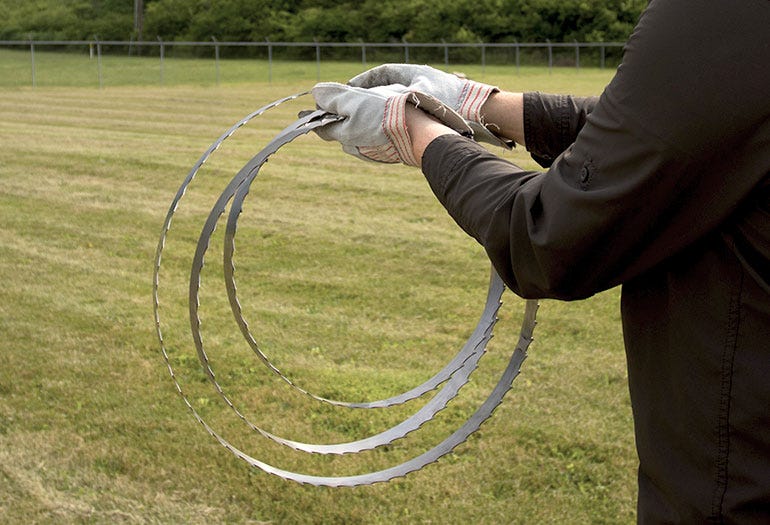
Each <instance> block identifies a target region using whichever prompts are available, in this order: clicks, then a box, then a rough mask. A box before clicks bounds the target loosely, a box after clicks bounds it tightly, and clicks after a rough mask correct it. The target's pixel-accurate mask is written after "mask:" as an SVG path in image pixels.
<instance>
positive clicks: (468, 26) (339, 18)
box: [0, 0, 646, 42]
mask: <svg viewBox="0 0 770 525" xmlns="http://www.w3.org/2000/svg"><path fill="white" fill-rule="evenodd" d="M144 5H145V13H144V34H143V36H144V38H145V39H150V40H152V39H154V38H155V37H156V36H161V37H162V38H163V39H165V40H197V41H208V40H210V39H211V37H212V36H213V37H216V38H218V39H219V40H223V41H224V40H230V41H263V40H264V39H266V38H269V39H270V40H273V41H312V40H313V39H318V40H319V41H327V42H337V41H344V42H356V41H358V40H364V41H367V42H391V41H395V42H398V41H401V40H402V39H407V40H409V41H412V42H440V41H441V40H446V41H447V42H477V41H479V40H482V41H485V42H512V41H513V40H518V41H520V42H524V41H531V42H535V41H537V42H542V41H545V40H546V39H550V40H552V41H555V42H556V41H572V40H578V41H617V40H625V38H626V37H627V36H628V35H629V33H630V31H631V29H632V28H633V25H634V23H635V22H636V19H637V18H638V16H639V14H640V13H641V10H642V9H643V7H644V6H645V5H646V2H645V0H566V1H564V0H408V1H405V0H363V1H361V0H343V1H328V0H283V1H270V0H145V2H144ZM0 8H2V9H3V12H5V13H7V16H6V18H5V21H4V22H3V24H2V27H0V37H2V38H6V39H12V38H16V39H20V38H27V37H28V36H29V35H33V36H34V37H36V38H39V39H46V38H63V39H64V38H68V39H81V38H93V36H94V35H98V36H99V37H100V38H103V39H127V38H128V36H129V35H131V34H132V32H133V27H134V26H133V24H134V20H133V9H132V3H131V2H128V1H120V0H92V1H89V0H63V1H59V0H35V1H30V2H21V1H18V0H0Z"/></svg>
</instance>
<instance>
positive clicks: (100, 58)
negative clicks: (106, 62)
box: [94, 37, 104, 89]
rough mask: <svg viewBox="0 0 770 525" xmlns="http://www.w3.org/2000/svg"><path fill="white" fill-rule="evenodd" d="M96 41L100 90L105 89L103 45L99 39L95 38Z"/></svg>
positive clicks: (97, 73) (97, 74)
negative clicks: (103, 79)
mask: <svg viewBox="0 0 770 525" xmlns="http://www.w3.org/2000/svg"><path fill="white" fill-rule="evenodd" d="M94 38H95V40H96V76H97V78H98V79H99V89H102V88H103V87H104V82H103V81H102V43H101V42H99V38H98V37H94Z"/></svg>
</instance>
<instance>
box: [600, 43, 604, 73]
mask: <svg viewBox="0 0 770 525" xmlns="http://www.w3.org/2000/svg"><path fill="white" fill-rule="evenodd" d="M600 67H601V68H602V69H604V44H602V56H601V63H600Z"/></svg>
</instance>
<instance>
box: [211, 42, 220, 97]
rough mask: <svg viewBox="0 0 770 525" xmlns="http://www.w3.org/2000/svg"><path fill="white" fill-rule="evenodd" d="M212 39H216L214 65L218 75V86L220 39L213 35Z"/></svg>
mask: <svg viewBox="0 0 770 525" xmlns="http://www.w3.org/2000/svg"><path fill="white" fill-rule="evenodd" d="M211 40H213V41H214V67H215V70H216V75H217V77H216V78H217V86H218V85H219V40H217V37H215V36H212V37H211Z"/></svg>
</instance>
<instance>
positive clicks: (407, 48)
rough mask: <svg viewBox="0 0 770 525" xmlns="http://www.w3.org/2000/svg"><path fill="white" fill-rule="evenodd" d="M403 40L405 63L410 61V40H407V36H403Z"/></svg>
mask: <svg viewBox="0 0 770 525" xmlns="http://www.w3.org/2000/svg"><path fill="white" fill-rule="evenodd" d="M401 41H402V42H403V43H404V63H405V64H408V63H409V42H407V41H406V37H403V38H401Z"/></svg>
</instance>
